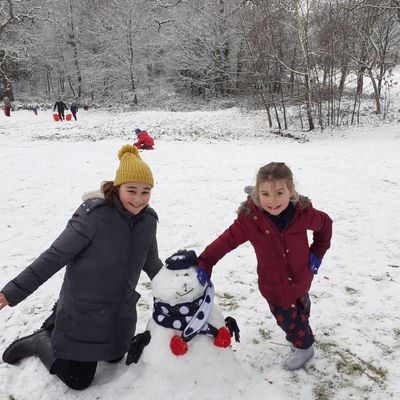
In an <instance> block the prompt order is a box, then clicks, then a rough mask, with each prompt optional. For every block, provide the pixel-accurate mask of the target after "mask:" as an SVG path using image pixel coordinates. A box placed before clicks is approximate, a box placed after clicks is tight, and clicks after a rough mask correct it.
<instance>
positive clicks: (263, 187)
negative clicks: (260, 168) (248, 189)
mask: <svg viewBox="0 0 400 400" xmlns="http://www.w3.org/2000/svg"><path fill="white" fill-rule="evenodd" d="M291 196H292V193H291V192H290V190H289V188H288V186H287V183H286V181H285V180H284V179H282V180H277V181H264V182H261V183H260V184H259V186H258V197H259V199H260V205H261V207H262V209H263V210H265V211H267V212H268V213H270V214H271V215H279V214H280V213H281V212H282V211H284V210H285V209H286V208H287V206H288V205H289V201H290V197H291Z"/></svg>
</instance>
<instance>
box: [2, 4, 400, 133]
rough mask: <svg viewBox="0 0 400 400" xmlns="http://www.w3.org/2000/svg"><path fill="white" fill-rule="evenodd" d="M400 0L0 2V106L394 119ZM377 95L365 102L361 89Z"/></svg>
mask: <svg viewBox="0 0 400 400" xmlns="http://www.w3.org/2000/svg"><path fill="white" fill-rule="evenodd" d="M399 40H400V0H381V1H377V0H376V1H372V0H362V1H361V0H335V1H334V0H303V1H301V0H249V1H243V0H85V1H80V0H63V1H60V0H0V99H1V98H3V97H5V96H7V97H8V98H10V99H11V100H19V101H28V100H29V99H34V100H35V101H38V100H39V99H47V101H48V102H50V103H52V102H54V101H55V99H56V98H57V97H62V98H63V99H66V98H69V99H72V98H74V99H76V100H77V101H78V102H80V103H81V104H88V103H93V104H94V103H96V104H104V105H110V104H126V105H129V106H130V107H132V108H134V107H141V108H143V107H146V106H150V105H154V104H157V105H158V106H159V107H160V108H162V107H163V104H164V105H167V104H169V101H172V99H174V98H177V97H179V98H183V99H185V102H186V103H190V102H194V103H196V102H207V101H215V100H221V102H222V101H226V100H227V99H228V100H230V104H231V105H235V104H236V102H238V103H239V102H240V101H241V100H243V99H251V100H252V102H253V104H255V105H257V106H258V107H260V105H261V106H262V107H263V108H264V109H265V111H266V113H267V117H268V118H267V120H268V125H269V126H270V127H274V128H276V129H279V130H281V129H288V128H289V127H290V123H291V122H290V119H289V118H288V114H289V112H288V110H289V109H290V113H291V114H293V110H295V111H296V118H297V120H298V121H300V122H301V127H302V128H303V129H310V130H312V129H314V128H317V127H327V126H338V125H343V124H355V123H358V122H359V117H360V107H361V104H362V103H363V102H369V103H371V104H373V108H372V110H371V111H373V112H374V113H376V114H378V115H381V116H382V118H384V117H385V115H386V114H387V113H388V112H389V111H390V87H391V85H392V84H393V82H392V81H391V69H392V68H393V67H394V66H395V65H396V64H397V62H398V53H399V51H398V49H399ZM366 82H368V85H370V86H371V90H370V92H369V93H372V94H373V95H372V98H371V95H370V94H369V95H368V96H366V95H365V85H366Z"/></svg>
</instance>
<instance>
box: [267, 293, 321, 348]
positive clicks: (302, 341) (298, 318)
mask: <svg viewBox="0 0 400 400" xmlns="http://www.w3.org/2000/svg"><path fill="white" fill-rule="evenodd" d="M269 308H270V309H271V312H272V314H273V315H274V317H275V319H276V322H277V324H278V325H279V326H280V327H281V328H282V329H283V330H284V331H285V333H286V339H287V340H288V341H289V342H291V343H292V344H293V346H294V347H298V348H300V349H308V348H309V347H310V346H311V345H312V344H313V343H314V335H313V332H312V330H311V327H310V325H309V323H308V319H309V317H310V308H311V301H310V296H309V295H308V293H305V294H304V295H303V296H301V297H300V298H299V299H297V300H296V304H295V305H294V307H290V308H285V307H281V306H278V305H276V304H269Z"/></svg>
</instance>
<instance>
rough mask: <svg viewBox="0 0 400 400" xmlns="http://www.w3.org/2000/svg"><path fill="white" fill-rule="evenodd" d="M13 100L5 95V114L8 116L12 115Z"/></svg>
mask: <svg viewBox="0 0 400 400" xmlns="http://www.w3.org/2000/svg"><path fill="white" fill-rule="evenodd" d="M11 107H12V104H11V100H10V99H9V98H8V97H4V115H5V116H6V117H11Z"/></svg>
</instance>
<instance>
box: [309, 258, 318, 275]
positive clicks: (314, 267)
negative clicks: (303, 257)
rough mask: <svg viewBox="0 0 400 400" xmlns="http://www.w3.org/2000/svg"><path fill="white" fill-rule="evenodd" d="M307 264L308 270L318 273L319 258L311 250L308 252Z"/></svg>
mask: <svg viewBox="0 0 400 400" xmlns="http://www.w3.org/2000/svg"><path fill="white" fill-rule="evenodd" d="M308 265H309V267H310V271H311V272H312V273H313V274H314V275H316V274H318V269H319V267H320V266H321V260H320V259H319V258H318V257H317V256H316V255H315V254H314V253H313V252H310V255H309V258H308Z"/></svg>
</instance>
